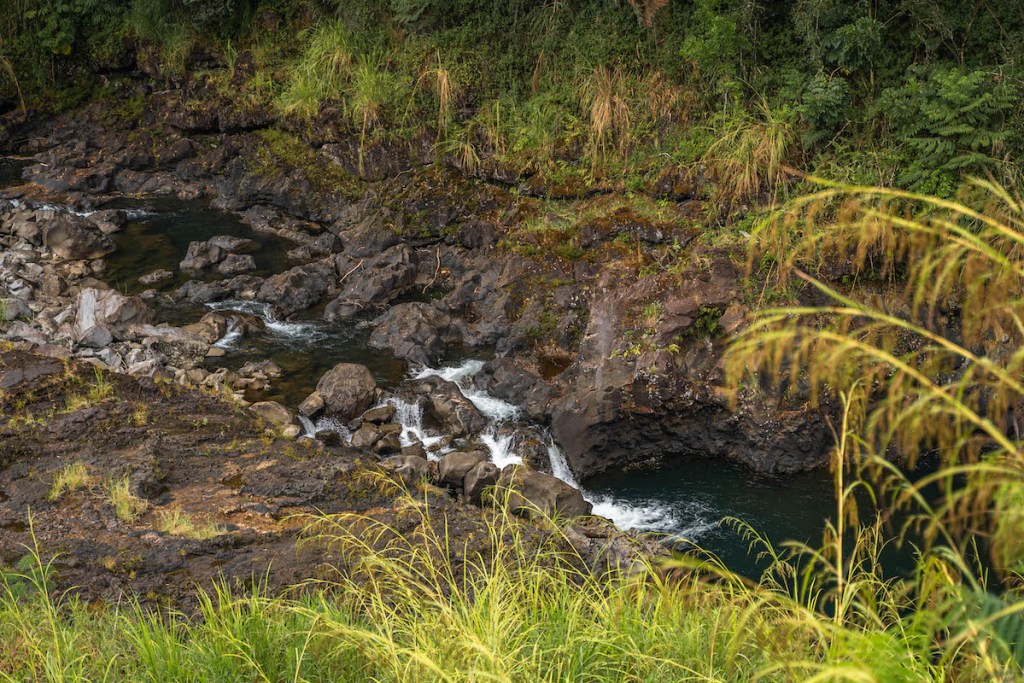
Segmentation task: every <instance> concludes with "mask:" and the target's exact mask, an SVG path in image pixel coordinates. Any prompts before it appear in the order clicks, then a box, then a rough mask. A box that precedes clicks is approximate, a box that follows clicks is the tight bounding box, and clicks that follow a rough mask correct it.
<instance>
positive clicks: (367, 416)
mask: <svg viewBox="0 0 1024 683" xmlns="http://www.w3.org/2000/svg"><path fill="white" fill-rule="evenodd" d="M396 412H397V409H396V408H395V407H394V406H393V405H391V404H390V403H387V404H385V405H382V406H377V407H376V408H370V409H369V410H367V411H366V412H365V413H363V418H362V419H363V422H372V423H373V424H384V423H385V422H390V421H391V418H393V417H394V416H395V413H396Z"/></svg>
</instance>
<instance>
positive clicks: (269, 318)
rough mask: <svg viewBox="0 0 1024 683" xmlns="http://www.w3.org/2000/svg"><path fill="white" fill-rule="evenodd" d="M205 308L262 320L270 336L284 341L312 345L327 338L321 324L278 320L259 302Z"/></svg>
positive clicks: (232, 302)
mask: <svg viewBox="0 0 1024 683" xmlns="http://www.w3.org/2000/svg"><path fill="white" fill-rule="evenodd" d="M206 306H207V308H210V309H211V310H214V311H236V312H238V313H248V314H249V315H255V316H257V317H259V318H261V319H262V320H263V324H264V326H265V327H266V329H267V331H268V332H269V333H270V334H272V335H274V336H276V337H278V338H279V339H281V340H284V341H292V342H301V343H306V344H312V343H315V342H318V341H321V340H323V339H326V338H327V332H326V331H325V330H324V329H323V324H322V323H319V322H316V321H306V322H291V321H287V320H279V319H278V318H277V316H275V315H274V309H273V307H272V306H271V305H270V304H268V303H263V302H261V301H239V300H237V299H228V300H225V301H215V302H213V303H208V304H206Z"/></svg>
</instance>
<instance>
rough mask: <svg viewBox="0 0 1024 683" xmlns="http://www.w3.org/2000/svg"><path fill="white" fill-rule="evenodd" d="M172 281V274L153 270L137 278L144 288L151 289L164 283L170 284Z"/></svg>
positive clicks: (161, 270)
mask: <svg viewBox="0 0 1024 683" xmlns="http://www.w3.org/2000/svg"><path fill="white" fill-rule="evenodd" d="M173 279H174V273H172V272H171V271H169V270H164V269H160V270H154V271H153V272H151V273H146V274H145V275H143V276H142V277H140V278H139V284H141V285H145V286H146V287H152V286H154V285H160V284H163V283H165V282H170V281H171V280H173Z"/></svg>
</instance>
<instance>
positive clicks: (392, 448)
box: [373, 432, 402, 455]
mask: <svg viewBox="0 0 1024 683" xmlns="http://www.w3.org/2000/svg"><path fill="white" fill-rule="evenodd" d="M401 450H402V438H401V435H400V434H399V433H397V432H391V433H384V434H382V435H381V437H380V439H378V440H377V443H376V444H374V446H373V452H374V453H376V454H377V455H390V454H392V453H398V452H400V451H401Z"/></svg>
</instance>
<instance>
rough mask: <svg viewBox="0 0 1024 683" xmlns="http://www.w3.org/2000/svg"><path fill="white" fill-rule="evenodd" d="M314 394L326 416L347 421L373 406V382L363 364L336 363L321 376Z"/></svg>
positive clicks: (375, 387)
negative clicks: (322, 403)
mask: <svg viewBox="0 0 1024 683" xmlns="http://www.w3.org/2000/svg"><path fill="white" fill-rule="evenodd" d="M316 391H317V393H319V394H320V396H321V398H323V401H324V410H325V411H326V412H327V413H328V414H330V415H334V416H336V417H338V418H340V419H342V420H351V419H354V418H355V417H357V416H358V415H360V414H362V413H363V412H365V411H366V409H368V408H369V407H370V406H371V405H373V402H374V399H375V398H376V394H377V382H376V380H374V378H373V375H372V374H371V373H370V371H369V370H368V369H367V368H366V366H365V365H357V364H355V363H339V364H338V365H335V366H334V367H333V368H331V369H330V370H328V371H327V372H326V373H324V375H323V377H321V378H320V381H319V382H317V385H316Z"/></svg>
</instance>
